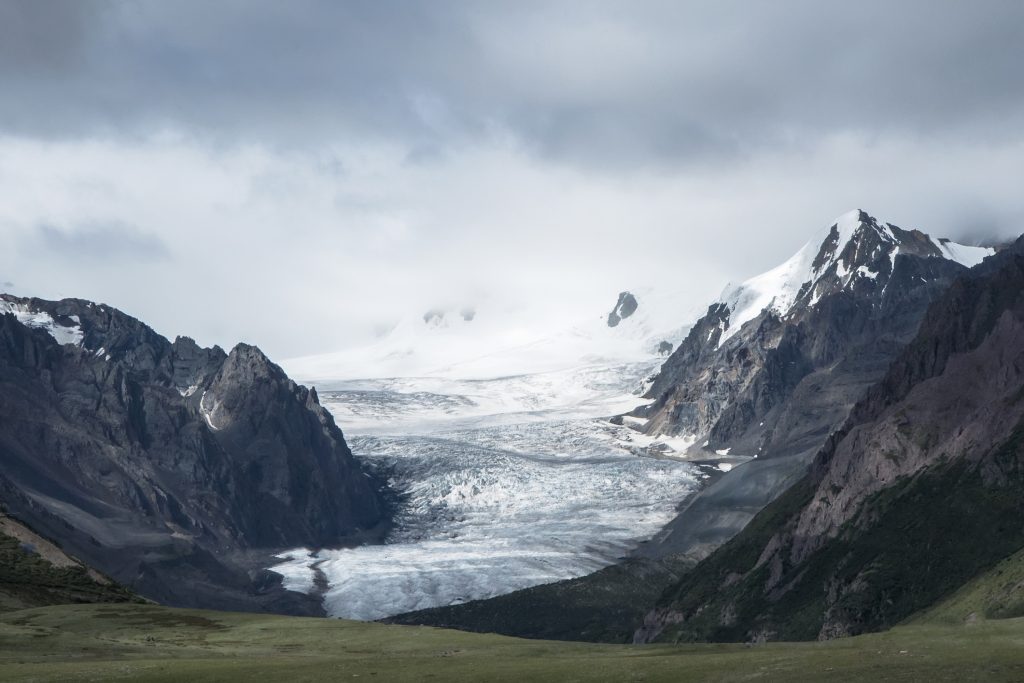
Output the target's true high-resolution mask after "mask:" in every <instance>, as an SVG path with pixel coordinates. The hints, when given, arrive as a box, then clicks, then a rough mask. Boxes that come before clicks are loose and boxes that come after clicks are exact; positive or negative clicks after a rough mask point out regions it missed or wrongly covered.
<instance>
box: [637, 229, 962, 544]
mask: <svg viewBox="0 0 1024 683" xmlns="http://www.w3.org/2000/svg"><path fill="white" fill-rule="evenodd" d="M841 233H842V234H841ZM844 240H845V241H844ZM942 256H943V254H942V252H941V251H940V250H939V249H938V247H936V246H935V244H934V243H933V242H932V241H931V240H930V239H929V238H928V237H927V236H926V235H924V234H923V233H921V232H919V231H916V230H913V231H911V230H902V229H900V228H898V227H896V226H893V225H889V224H880V223H879V222H878V221H876V220H875V219H874V218H871V217H870V216H868V215H867V214H865V213H864V212H859V214H858V215H857V216H856V217H855V218H854V217H852V216H851V217H850V218H849V219H848V223H847V225H846V226H845V227H844V229H843V230H840V226H839V224H837V225H833V226H832V227H831V229H830V230H829V231H828V233H827V234H826V236H825V238H824V241H823V242H822V243H821V245H820V246H819V247H818V248H817V249H815V250H813V251H811V250H809V248H807V247H805V250H804V251H803V252H801V253H800V254H798V255H797V256H795V257H794V259H792V260H791V262H790V263H788V264H785V265H784V266H782V267H781V268H782V270H783V271H785V270H786V269H787V268H789V269H790V270H791V271H793V272H797V273H798V274H800V273H805V274H806V279H804V280H803V281H801V277H792V276H791V277H790V281H789V282H787V283H785V284H786V285H787V286H788V287H789V288H790V289H789V293H788V294H787V290H786V288H785V287H782V286H780V287H779V290H778V291H779V295H778V296H776V297H775V298H773V299H772V300H771V301H772V302H773V303H771V304H769V305H768V306H766V307H765V308H764V309H763V310H761V311H760V312H759V313H757V315H754V316H753V317H751V318H750V319H749V320H748V321H746V322H745V324H742V326H741V327H740V328H739V329H736V328H735V327H732V328H731V327H730V320H731V319H732V318H733V317H734V316H735V315H737V313H738V312H739V309H741V308H742V307H743V301H744V299H746V298H751V291H750V290H752V289H753V286H751V285H750V284H744V285H741V286H740V287H738V288H733V290H732V291H731V292H730V291H727V292H726V295H725V296H723V301H722V302H720V303H716V304H714V305H712V306H711V307H710V308H709V309H708V312H707V314H706V315H705V316H704V317H703V318H702V319H701V320H700V321H698V322H697V324H696V325H695V326H694V327H693V329H692V330H691V331H690V334H689V335H688V336H687V338H686V339H685V340H684V341H683V342H682V343H681V344H680V345H679V347H678V348H677V349H676V350H675V352H674V353H673V354H672V355H671V356H670V357H669V358H668V360H666V361H665V363H664V365H663V366H662V368H661V371H660V373H659V375H658V376H657V377H656V378H655V380H654V382H653V383H652V385H651V387H650V389H649V390H648V392H647V397H648V398H652V399H655V400H654V402H653V403H652V404H650V405H648V406H645V407H644V408H641V409H638V410H637V411H634V414H636V415H638V416H641V417H646V418H649V420H648V422H647V424H646V425H645V431H647V433H649V434H652V435H658V434H689V435H691V436H693V437H694V439H695V442H696V443H697V444H704V450H706V451H713V450H722V449H729V452H730V453H731V454H732V455H746V456H751V455H756V456H757V458H758V459H757V460H755V461H752V462H749V463H746V464H744V465H743V466H742V467H741V468H738V469H736V470H734V471H733V472H730V474H729V475H728V476H726V477H723V478H722V479H720V480H718V481H716V482H715V483H714V484H712V485H711V486H709V487H708V488H707V489H705V490H704V491H702V492H701V493H700V494H698V495H697V496H696V497H695V498H694V499H693V501H692V502H691V504H690V505H689V506H688V508H687V509H686V510H685V511H684V512H683V513H682V514H681V515H680V517H679V518H678V519H677V520H675V521H674V522H672V523H671V524H670V525H669V526H668V527H667V528H666V529H665V530H664V531H663V532H662V533H660V534H659V535H658V536H657V537H656V538H655V539H653V540H652V542H651V543H649V544H647V545H646V546H645V547H644V548H642V549H641V550H640V552H639V554H641V555H643V556H648V557H664V556H668V555H675V554H685V555H688V556H689V557H690V558H691V559H701V558H702V557H704V556H706V554H707V553H708V552H709V551H710V550H711V549H713V548H714V547H716V546H717V545H719V544H721V543H723V542H724V541H726V540H728V539H729V538H730V537H732V535H734V534H735V533H736V532H738V531H739V530H740V529H742V528H743V526H744V525H745V524H746V523H747V522H748V521H749V520H750V518H751V517H752V516H753V514H754V513H756V512H757V511H758V510H759V509H761V508H762V507H763V506H764V505H766V504H767V503H769V502H770V501H771V500H773V499H774V498H775V497H776V496H778V495H779V494H781V493H782V492H783V491H784V490H785V489H786V488H787V487H789V486H790V485H791V484H792V483H793V482H794V481H796V480H797V479H799V478H800V477H801V476H802V475H803V474H804V472H805V470H806V467H807V466H808V464H809V463H810V461H811V459H812V458H813V456H814V454H815V453H816V452H817V451H818V449H820V448H821V446H822V445H823V444H824V443H825V441H826V439H827V438H828V436H829V434H830V433H831V432H832V431H834V430H835V429H836V428H838V427H839V426H840V425H842V423H843V421H844V420H845V419H846V418H847V416H848V415H849V412H850V410H851V409H852V407H853V405H854V404H855V402H856V401H857V400H858V399H859V398H860V397H861V396H862V395H863V394H864V392H865V391H866V390H867V389H868V388H869V387H870V386H871V385H872V384H874V383H875V382H877V381H878V380H879V379H881V377H882V376H883V375H884V373H885V371H886V369H887V368H888V367H889V365H890V363H891V362H892V361H893V359H895V358H896V356H897V355H898V354H899V352H900V351H901V350H902V349H903V348H904V347H905V346H906V344H907V343H908V342H909V341H910V340H911V339H912V338H913V337H914V335H915V333H916V332H917V330H918V326H919V325H920V322H921V319H922V317H923V316H924V314H925V311H926V310H927V308H928V305H929V303H930V302H931V301H932V300H934V299H935V298H936V297H937V296H939V295H940V294H941V293H942V292H944V291H945V290H946V289H947V288H948V287H949V284H950V283H951V282H952V281H953V279H954V278H955V277H956V276H957V275H959V274H961V273H964V272H966V270H967V269H966V268H965V267H964V266H962V265H960V264H959V263H957V262H955V261H952V260H949V259H947V258H942ZM773 273H774V271H773ZM769 275H772V274H769ZM764 277H765V276H762V278H757V279H755V280H753V281H751V282H752V283H754V285H757V283H758V280H761V279H763V278H764ZM780 279H781V278H780ZM786 296H788V297H789V298H788V300H787V301H786V302H785V304H784V305H781V306H780V305H779V304H778V301H779V299H780V298H784V297H786ZM699 448H700V447H699V446H698V449H699ZM769 460H774V461H776V462H768V461H769ZM740 470H743V472H742V476H741V472H740ZM698 529H699V531H698Z"/></svg>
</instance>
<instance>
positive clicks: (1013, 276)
mask: <svg viewBox="0 0 1024 683" xmlns="http://www.w3.org/2000/svg"><path fill="white" fill-rule="evenodd" d="M1022 516H1024V239H1022V240H1021V241H1018V242H1017V243H1016V244H1014V245H1013V246H1011V247H1009V248H1007V249H1005V250H1003V251H1001V252H1000V253H999V254H997V255H996V256H994V257H992V258H989V259H987V260H986V261H985V262H984V263H983V264H981V265H979V266H977V267H976V268H974V269H972V270H971V271H970V272H968V273H966V274H964V275H963V276H961V277H960V278H958V279H957V280H956V281H955V282H954V283H953V284H952V286H951V287H950V288H949V289H948V291H947V292H946V293H945V294H944V295H943V296H941V297H940V298H938V299H937V300H936V301H935V302H934V303H933V304H932V305H931V306H930V308H929V309H928V312H927V315H926V317H925V318H924V320H923V322H922V323H921V325H920V330H919V332H918V334H917V335H916V337H915V338H914V339H913V340H912V342H911V343H910V344H909V345H908V346H907V347H906V348H905V349H904V351H902V352H901V353H900V355H899V356H898V358H897V359H896V360H895V361H894V362H893V363H892V364H891V366H890V368H889V369H888V371H887V372H886V373H885V375H884V377H883V378H882V379H881V381H880V382H878V383H877V384H876V385H874V386H873V387H872V388H871V389H870V390H869V391H868V392H867V393H866V394H865V396H864V397H863V398H862V399H861V400H860V401H858V403H857V404H856V406H855V407H854V408H853V410H852V411H851V413H850V416H849V418H848V419H847V420H846V421H845V423H844V425H843V426H842V427H841V428H840V429H839V430H838V431H837V432H836V433H835V434H833V435H832V436H831V437H830V438H829V439H828V441H827V443H826V444H825V445H824V447H823V448H822V449H821V451H820V452H819V453H818V454H817V456H816V457H815V459H814V462H813V466H812V467H811V470H810V472H809V473H808V474H807V475H806V476H804V477H803V478H801V479H800V481H799V482H798V483H797V484H796V485H795V486H793V487H792V488H791V489H789V490H788V491H787V492H786V493H785V494H784V495H783V496H781V497H780V498H779V499H778V500H777V501H775V502H774V503H772V504H771V505H770V506H768V507H767V508H766V509H765V510H764V511H763V512H761V513H760V514H759V515H757V517H756V518H755V519H754V520H753V521H752V522H751V523H750V524H749V526H747V528H746V529H745V530H744V531H743V532H742V533H740V534H739V535H738V536H736V537H735V538H734V539H733V540H732V541H730V542H729V543H727V544H726V545H724V546H723V547H722V548H720V549H719V550H718V551H716V552H715V553H713V554H712V555H711V556H710V557H708V558H707V559H706V560H704V561H703V562H702V563H701V564H699V565H698V566H697V567H696V568H695V569H694V570H693V571H692V572H690V573H688V574H687V575H686V576H684V577H683V579H682V580H681V581H680V582H678V583H677V584H675V585H674V586H672V587H671V588H670V589H669V590H667V591H666V592H665V593H664V594H663V596H662V598H661V600H660V603H659V605H658V607H657V609H655V610H653V611H652V612H650V613H649V614H648V615H647V618H646V619H645V623H644V626H643V627H642V628H641V629H640V630H639V631H638V633H637V639H638V640H642V641H643V640H651V639H661V640H666V639H669V640H746V639H813V638H820V639H826V638H832V637H836V636H844V635H851V634H856V633H861V632H865V631H872V630H878V629H883V628H887V627H889V626H892V625H894V624H897V623H900V622H901V621H903V620H904V619H906V618H907V617H909V616H911V615H912V614H914V613H916V612H918V611H920V610H922V609H924V608H927V607H929V606H931V605H933V604H934V603H936V602H937V601H938V600H940V599H941V598H943V597H945V596H947V595H949V594H950V593H952V592H953V591H955V590H956V589H958V588H960V587H961V586H964V584H969V582H971V580H972V579H973V578H974V577H977V576H979V575H981V574H983V573H984V572H985V571H986V570H988V569H989V568H991V567H992V566H994V565H996V564H997V563H998V562H1000V561H1001V560H1003V559H1004V558H1007V557H1009V556H1011V555H1013V554H1014V553H1016V552H1018V551H1020V550H1021V549H1022V548H1024V527H1022V526H1021V524H1020V519H1021V517H1022ZM985 585H988V586H990V585H991V580H986V581H985ZM1005 588H1008V589H1011V590H1009V591H1006V590H1003V591H1002V593H993V592H988V593H987V597H986V599H987V600H990V599H991V598H992V597H993V596H997V595H1004V596H1005V598H1006V600H1008V601H1009V602H1012V603H1013V604H1018V605H1019V602H1020V599H1021V591H1020V588H1019V585H1018V587H1017V588H1016V589H1012V586H1006V587H1005ZM967 590H968V593H970V591H971V590H975V591H976V590H977V585H976V584H975V585H974V587H973V588H969V589H967ZM1007 604H1009V603H1007ZM998 607H999V606H998V605H991V604H989V605H987V606H986V610H987V611H989V612H991V613H998V612H999V611H1000V610H999V609H998ZM963 616H964V617H965V618H966V617H968V616H969V615H966V614H965V615H963Z"/></svg>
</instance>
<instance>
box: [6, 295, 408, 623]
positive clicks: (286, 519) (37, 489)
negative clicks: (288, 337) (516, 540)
mask: <svg viewBox="0 0 1024 683" xmlns="http://www.w3.org/2000/svg"><path fill="white" fill-rule="evenodd" d="M2 298H3V300H4V301H6V302H8V303H13V304H17V305H19V306H23V307H28V308H30V309H32V310H37V311H39V312H41V313H46V314H47V315H50V316H52V317H53V319H54V320H55V321H58V322H61V321H64V322H72V323H75V324H76V325H78V326H80V329H81V333H82V338H81V342H80V343H79V344H61V343H59V342H58V339H57V338H56V337H55V336H53V335H52V334H51V333H50V332H48V331H47V330H46V329H34V328H32V327H29V326H27V325H25V324H22V323H21V322H19V320H18V319H17V317H16V316H15V315H13V314H6V315H3V316H0V420H2V421H3V424H4V429H3V430H0V501H2V502H3V503H4V504H5V505H6V506H7V507H8V508H9V509H10V510H11V511H12V512H13V513H15V514H17V516H18V517H19V518H21V519H23V520H25V521H27V522H29V523H31V524H32V526H33V527H34V528H36V529H39V530H40V531H41V532H42V533H45V534H46V535H48V536H50V537H52V538H54V539H57V540H59V541H60V542H61V544H62V546H64V547H65V548H68V550H69V551H70V552H72V553H73V554H74V555H76V556H77V557H80V558H82V560H83V561H85V562H86V563H88V564H89V565H91V566H94V567H96V568H98V569H100V570H101V571H103V572H105V573H107V574H109V575H111V576H113V577H114V578H115V579H117V580H118V581H121V582H122V583H125V584H126V585H130V586H131V587H133V588H135V589H136V590H138V591H139V592H140V593H142V594H144V595H146V596H147V597H150V598H153V599H156V600H158V601H160V602H165V603H167V604H172V605H180V606H193V607H211V608H224V609H274V610H277V611H285V612H296V613H318V611H319V607H318V605H316V604H315V603H314V602H313V601H311V600H308V599H306V598H305V596H299V595H297V594H287V593H286V592H285V591H283V590H282V589H281V588H280V581H279V580H278V581H277V585H276V587H274V586H273V585H271V584H266V583H264V582H265V580H266V578H267V577H265V576H263V575H262V574H261V571H260V568H261V567H263V566H268V565H269V564H270V562H268V557H269V555H271V554H272V553H273V552H274V551H276V550H278V549H284V548H293V547H296V546H302V545H308V546H312V547H316V546H322V545H341V544H344V543H347V542H357V541H360V540H366V539H372V538H374V537H375V536H379V534H380V532H381V529H382V526H383V525H386V524H387V519H388V511H387V509H386V505H385V503H384V500H383V498H382V493H381V490H382V487H383V485H382V483H381V482H380V481H378V480H377V479H376V478H374V477H373V476H372V474H371V473H369V472H365V471H364V470H363V469H362V468H361V467H360V465H359V463H358V461H356V460H355V458H353V456H352V454H351V452H350V451H349V449H348V446H347V445H346V443H345V440H344V436H343V435H342V433H341V430H340V429H338V427H337V425H336V424H335V423H334V421H333V419H332V418H331V416H330V414H329V413H328V412H327V411H326V410H324V409H323V408H322V407H321V406H320V405H319V401H318V398H317V396H316V392H315V391H314V390H311V389H306V388H305V387H301V386H299V385H296V384H295V383H294V382H292V381H291V380H290V379H288V378H287V377H286V376H285V374H284V372H283V371H282V370H281V369H280V368H279V367H277V366H276V365H274V364H273V363H272V362H270V361H269V360H268V359H267V358H266V356H265V355H264V354H263V353H262V352H260V351H259V349H257V348H256V347H253V346H248V345H245V344H239V345H238V346H236V347H235V348H234V349H232V350H231V352H230V353H224V351H222V350H221V349H219V348H216V347H214V348H212V349H203V348H200V347H199V346H198V345H197V344H196V343H195V342H194V341H192V340H191V339H188V338H184V337H179V338H178V339H176V340H175V341H174V343H170V342H168V341H167V340H166V339H164V338H163V337H161V336H160V335H158V334H157V333H155V332H154V331H153V330H151V329H150V328H149V327H147V326H146V325H144V324H143V323H141V322H139V321H138V320H135V319H134V318H131V317H130V316H127V315H125V314H123V313H121V312H120V311H117V310H116V309H113V308H111V307H108V306H103V305H97V304H93V303H91V302H87V301H81V300H76V299H65V300H63V301H57V302H49V301H42V300H38V299H16V298H14V297H9V296H6V295H5V296H3V297H2ZM254 577H255V578H254ZM254 581H255V583H254ZM271 583H273V582H271ZM258 585H259V586H262V588H257V586H258Z"/></svg>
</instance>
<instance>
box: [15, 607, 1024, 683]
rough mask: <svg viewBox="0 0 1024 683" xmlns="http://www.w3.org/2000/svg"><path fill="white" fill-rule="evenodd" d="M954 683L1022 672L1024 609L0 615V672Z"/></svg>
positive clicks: (126, 610)
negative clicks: (807, 624)
mask: <svg viewBox="0 0 1024 683" xmlns="http://www.w3.org/2000/svg"><path fill="white" fill-rule="evenodd" d="M357 678H358V679H360V680H367V679H369V680H379V681H395V680H397V681H403V680H437V681H480V680H517V681H547V680H550V681H573V680H605V681H658V680H672V681H690V680H692V681H750V680H764V681H773V680H775V681H816V680H823V679H828V680H835V681H857V680H870V681H881V680H904V681H917V680H929V681H953V680H955V681H964V680H1006V681H1011V680H1022V679H1024V619H1008V620H999V621H983V622H978V623H976V624H973V625H971V626H964V625H956V626H953V625H943V624H918V625H913V626H902V627H899V628H897V629H894V630H892V631H890V632H887V633H879V634H872V635H867V636H861V637H858V638H849V639H842V640H836V641H832V642H828V643H769V644H767V645H760V646H754V647H746V646H743V645H736V644H729V645H693V644H691V645H680V646H674V645H650V646H628V645H599V644H586V643H566V642H552V641H537V640H518V639H515V638H507V637H503V636H495V635H486V634H474V633H463V632H458V631H446V630H442V629H434V628H429V627H421V626H392V625H384V624H374V623H360V622H346V621H334V620H326V619H304V618H297V617H279V616H264V615H252V614H236V613H222V612H203V611H197V610H175V609H168V608H163V607H157V606H151V605H69V606H55V607H42V608H37V609H31V610H22V611H19V612H12V613H9V614H6V615H2V616H0V679H3V680H5V681H19V680H24V681H27V680H32V681H47V680H132V681H135V680H142V681H189V682H194V681H209V680H223V681H234V680H243V681H244V680H246V679H248V680H253V681H255V680H289V681H324V680H353V679H357Z"/></svg>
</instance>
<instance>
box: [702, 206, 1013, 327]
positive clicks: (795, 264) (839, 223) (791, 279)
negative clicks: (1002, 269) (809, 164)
mask: <svg viewBox="0 0 1024 683" xmlns="http://www.w3.org/2000/svg"><path fill="white" fill-rule="evenodd" d="M862 215H863V216H866V215H867V214H866V213H864V212H862V211H861V210H860V209H854V210H853V211H848V212H846V213H844V214H843V215H842V216H840V217H839V218H837V219H836V220H835V221H834V222H832V223H831V224H829V226H828V227H827V228H825V229H824V230H823V231H820V232H819V233H818V234H817V235H816V236H815V237H814V239H812V240H811V241H809V242H808V243H807V244H805V245H804V246H803V248H801V249H800V251H798V252H797V253H796V254H795V255H794V256H793V257H792V258H790V259H789V260H788V261H786V262H785V263H783V264H782V265H780V266H778V267H777V268H773V269H772V270H769V271H768V272H766V273H762V274H761V275H758V276H756V277H753V278H751V279H749V280H747V281H746V282H743V283H741V284H739V285H732V284H730V285H728V286H727V287H726V288H725V291H723V292H722V296H721V298H720V299H719V302H720V303H722V304H725V306H726V307H727V308H728V309H729V327H728V328H727V329H726V331H725V334H723V335H722V337H721V338H720V339H719V342H718V343H719V346H721V345H722V344H723V343H725V341H726V340H727V339H729V338H730V337H732V336H733V335H734V334H736V333H737V332H738V331H739V330H740V328H742V327H743V325H744V324H745V323H747V322H749V321H751V320H753V319H754V318H756V317H757V316H758V315H760V314H761V312H762V311H764V310H765V309H768V308H770V309H771V310H773V311H774V312H775V313H777V314H778V315H781V316H784V315H786V314H788V313H789V312H790V310H792V308H793V305H794V304H795V303H796V299H797V295H798V294H799V293H800V290H801V289H802V288H803V286H804V285H805V284H807V283H811V284H813V283H815V282H816V281H817V279H818V278H820V277H821V276H822V275H823V274H824V273H825V272H827V271H828V270H829V268H830V267H831V266H832V265H833V264H835V265H836V270H837V274H838V275H839V277H847V278H849V280H852V278H854V277H869V278H872V279H874V278H875V277H877V275H878V274H877V273H874V272H872V271H869V270H867V269H866V268H863V267H861V268H858V269H857V270H855V271H853V272H850V271H849V270H847V268H846V264H844V263H843V262H841V261H839V260H838V259H839V255H840V254H842V253H843V250H844V248H845V247H846V245H847V243H849V241H850V240H851V239H853V237H854V236H855V235H856V233H857V231H858V230H859V229H860V228H861V227H862V226H865V227H868V228H870V229H874V230H876V232H877V233H878V235H879V237H880V238H881V239H882V240H883V241H885V242H889V243H891V244H892V245H893V246H894V247H895V248H894V249H892V251H891V252H890V257H891V258H892V259H893V260H895V258H896V254H898V253H899V251H900V248H901V245H900V241H899V239H898V238H897V237H896V234H895V233H894V232H893V230H892V225H891V224H890V223H882V222H877V223H875V224H872V223H866V222H864V221H863V220H862V218H861V217H862ZM833 227H835V228H836V229H837V230H838V233H839V235H838V240H837V242H836V245H835V247H834V248H833V249H832V250H831V254H832V256H831V258H829V259H827V260H826V261H824V262H823V263H819V264H818V266H817V267H815V265H814V260H815V257H816V256H817V255H818V254H819V253H820V252H821V251H822V247H823V246H824V245H825V244H826V242H827V241H830V240H831V239H832V228H833ZM929 239H930V240H931V242H932V244H934V245H935V247H936V249H937V250H938V252H939V253H940V254H941V256H942V258H947V259H950V260H951V261H956V262H957V263H960V264H962V265H964V266H966V267H968V268H970V267H972V266H975V265H977V264H978V263H981V261H982V259H984V258H985V257H986V256H989V255H991V254H993V253H995V250H994V249H992V248H989V247H968V246H964V245H962V244H956V243H955V242H951V241H949V240H946V239H941V240H937V239H934V238H931V237H929ZM816 303H817V301H816V300H812V301H811V304H810V305H812V306H813V305H814V304H816Z"/></svg>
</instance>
